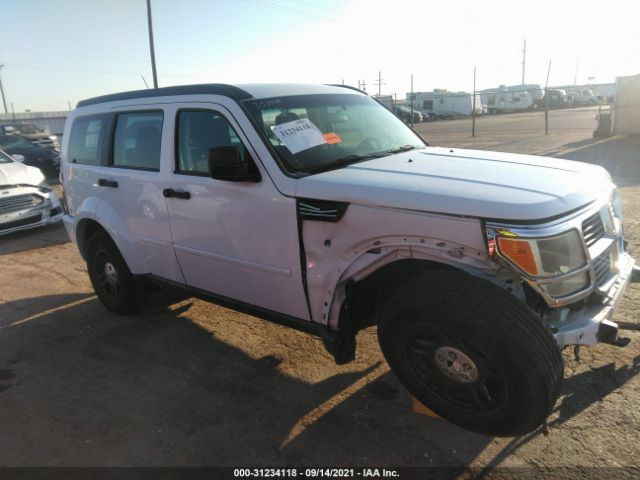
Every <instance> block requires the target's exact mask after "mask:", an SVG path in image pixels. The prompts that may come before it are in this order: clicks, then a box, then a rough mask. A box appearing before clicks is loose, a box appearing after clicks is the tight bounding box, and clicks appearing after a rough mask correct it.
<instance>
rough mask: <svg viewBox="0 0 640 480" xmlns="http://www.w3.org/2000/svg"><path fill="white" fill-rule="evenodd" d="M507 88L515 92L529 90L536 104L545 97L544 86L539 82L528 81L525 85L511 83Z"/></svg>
mask: <svg viewBox="0 0 640 480" xmlns="http://www.w3.org/2000/svg"><path fill="white" fill-rule="evenodd" d="M507 90H508V91H510V92H514V93H519V92H527V93H529V95H530V96H531V100H533V103H534V104H539V103H540V101H541V100H542V99H543V98H544V88H542V87H541V86H540V85H538V84H537V83H528V84H524V85H511V86H509V87H507Z"/></svg>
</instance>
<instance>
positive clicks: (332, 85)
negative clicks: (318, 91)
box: [325, 83, 368, 95]
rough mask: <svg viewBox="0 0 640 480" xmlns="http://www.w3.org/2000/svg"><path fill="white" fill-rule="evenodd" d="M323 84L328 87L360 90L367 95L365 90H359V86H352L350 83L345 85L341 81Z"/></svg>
mask: <svg viewBox="0 0 640 480" xmlns="http://www.w3.org/2000/svg"><path fill="white" fill-rule="evenodd" d="M325 85H327V86H329V87H342V88H348V89H349V90H355V91H356V92H360V93H364V94H365V95H368V93H367V92H365V91H364V90H360V89H359V88H356V87H353V86H351V85H345V84H343V83H325Z"/></svg>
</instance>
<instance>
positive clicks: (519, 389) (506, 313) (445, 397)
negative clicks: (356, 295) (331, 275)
mask: <svg viewBox="0 0 640 480" xmlns="http://www.w3.org/2000/svg"><path fill="white" fill-rule="evenodd" d="M378 339H379V342H380V346H381V348H382V351H383V353H384V356H385V358H386V360H387V362H388V363H389V365H390V366H391V369H392V370H393V372H394V373H395V374H396V375H397V377H398V378H399V379H400V381H401V382H402V384H403V385H404V386H405V387H406V388H407V389H408V390H409V392H410V393H411V394H412V395H413V396H414V397H416V398H417V399H418V400H419V401H421V402H422V403H423V404H424V405H426V406H427V407H428V408H430V409H431V410H433V411H434V412H436V413H437V414H438V415H440V416H441V417H443V418H444V419H445V420H447V421H449V422H451V423H454V424H456V425H459V426H460V427H463V428H465V429H467V430H471V431H474V432H477V433H482V434H485V435H494V436H518V435H524V434H526V433H529V432H531V431H533V430H535V429H536V428H537V427H538V426H540V425H541V424H542V423H543V422H544V421H545V419H546V418H547V417H548V416H549V414H550V413H551V410H552V409H553V406H554V404H555V402H556V400H557V398H558V395H559V393H560V387H561V385H562V381H563V376H564V367H563V361H562V356H561V354H560V349H559V348H558V345H557V343H556V342H555V340H554V338H553V336H552V335H551V332H550V331H549V329H548V328H546V327H545V326H544V325H543V324H542V322H541V321H540V320H539V319H538V318H536V317H535V316H534V315H533V313H532V312H531V311H530V310H529V309H528V308H527V307H526V306H524V305H522V304H521V303H520V302H518V301H517V300H516V299H515V298H514V297H512V296H511V295H510V294H509V293H507V292H506V291H505V290H502V289H500V288H498V287H497V286H495V285H493V284H490V283H488V282H486V281H483V280H480V279H478V278H475V277H472V276H471V275H468V274H466V273H464V272H460V271H449V270H433V271H429V272H426V273H423V274H420V275H418V276H416V277H413V278H412V279H410V280H409V281H407V283H405V284H404V285H402V286H401V287H400V288H398V289H397V290H396V291H395V294H393V295H391V296H390V297H389V299H388V300H386V301H385V302H384V304H383V305H382V307H381V308H379V309H378ZM469 360H470V361H471V363H469ZM474 367H475V368H474Z"/></svg>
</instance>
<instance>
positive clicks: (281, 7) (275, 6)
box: [243, 0, 346, 23]
mask: <svg viewBox="0 0 640 480" xmlns="http://www.w3.org/2000/svg"><path fill="white" fill-rule="evenodd" d="M243 1H245V2H247V3H252V4H254V5H260V6H263V7H268V8H272V9H274V10H280V11H281V12H286V13H292V14H295V15H301V16H303V17H309V18H315V19H321V20H329V21H332V22H338V23H346V22H345V20H343V19H340V18H336V17H334V16H331V15H324V14H318V13H314V12H310V11H309V10H304V9H301V8H295V7H289V6H286V5H282V4H280V3H274V2H269V1H266V0H243Z"/></svg>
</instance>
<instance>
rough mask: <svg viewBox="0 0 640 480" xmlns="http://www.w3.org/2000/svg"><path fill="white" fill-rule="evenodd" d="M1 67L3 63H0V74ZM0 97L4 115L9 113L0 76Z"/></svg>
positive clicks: (0, 71)
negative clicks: (0, 97)
mask: <svg viewBox="0 0 640 480" xmlns="http://www.w3.org/2000/svg"><path fill="white" fill-rule="evenodd" d="M2 67H4V63H0V73H2ZM0 96H2V106H3V107H4V113H5V114H7V113H9V112H8V111H7V101H6V100H5V99H4V90H3V89H2V76H0Z"/></svg>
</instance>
